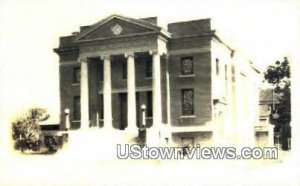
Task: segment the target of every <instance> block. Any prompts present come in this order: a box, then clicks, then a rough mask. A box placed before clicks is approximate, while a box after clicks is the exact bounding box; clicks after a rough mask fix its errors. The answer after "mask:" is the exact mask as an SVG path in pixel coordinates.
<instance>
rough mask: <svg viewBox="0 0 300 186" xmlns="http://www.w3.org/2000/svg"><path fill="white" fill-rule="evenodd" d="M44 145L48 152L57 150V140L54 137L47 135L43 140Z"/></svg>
mask: <svg viewBox="0 0 300 186" xmlns="http://www.w3.org/2000/svg"><path fill="white" fill-rule="evenodd" d="M44 143H45V145H46V147H47V148H48V151H49V152H52V153H54V152H56V151H57V149H58V141H57V138H56V137H55V136H54V135H48V136H45V138H44Z"/></svg>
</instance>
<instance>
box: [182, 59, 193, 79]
mask: <svg viewBox="0 0 300 186" xmlns="http://www.w3.org/2000/svg"><path fill="white" fill-rule="evenodd" d="M181 74H182V75H191V74H194V62H193V58H192V57H185V58H181Z"/></svg>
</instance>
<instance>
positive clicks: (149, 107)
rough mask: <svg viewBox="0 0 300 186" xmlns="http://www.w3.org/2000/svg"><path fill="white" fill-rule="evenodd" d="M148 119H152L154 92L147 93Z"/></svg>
mask: <svg viewBox="0 0 300 186" xmlns="http://www.w3.org/2000/svg"><path fill="white" fill-rule="evenodd" d="M147 117H152V92H151V91H148V92H147Z"/></svg>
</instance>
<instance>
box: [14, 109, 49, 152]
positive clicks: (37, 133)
mask: <svg viewBox="0 0 300 186" xmlns="http://www.w3.org/2000/svg"><path fill="white" fill-rule="evenodd" d="M48 118H49V115H48V114H47V113H46V110H44V109H40V108H33V109H31V110H29V112H28V113H27V114H24V115H23V116H22V117H20V118H18V119H17V120H16V121H14V122H13V123H12V138H13V140H14V141H15V144H14V147H15V149H17V150H21V151H22V152H24V151H25V150H33V151H39V150H40V145H41V129H40V126H39V125H38V123H39V122H41V121H44V120H46V119H48Z"/></svg>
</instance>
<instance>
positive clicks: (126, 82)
mask: <svg viewBox="0 0 300 186" xmlns="http://www.w3.org/2000/svg"><path fill="white" fill-rule="evenodd" d="M54 52H55V53H57V54H58V56H59V75H60V105H61V107H60V111H61V122H60V130H66V129H68V130H69V131H73V130H89V129H91V128H94V129H96V130H107V131H110V132H113V131H122V132H124V133H126V134H130V135H132V137H133V138H134V137H136V136H137V135H138V131H139V129H141V128H143V127H145V128H146V144H150V143H153V144H160V145H162V144H168V145H174V146H186V145H188V146H195V145H197V144H200V145H202V146H211V145H214V144H217V145H222V144H230V143H232V142H236V141H240V142H241V143H244V142H246V141H247V142H249V141H250V143H251V141H253V142H254V133H255V131H254V130H255V127H254V126H255V124H257V123H258V122H259V112H258V110H259V109H258V101H259V99H258V95H259V93H258V81H259V73H260V72H259V71H258V70H257V69H256V68H255V67H254V65H253V63H252V62H251V61H249V60H246V59H245V58H244V57H242V56H241V55H239V54H238V52H237V51H234V50H233V49H232V48H230V47H229V46H228V45H227V44H225V43H224V42H223V41H222V40H221V39H220V38H219V37H218V36H217V35H216V31H215V30H213V29H212V28H211V20H210V19H199V20H192V21H186V22H176V23H170V24H168V25H167V28H162V27H160V26H159V25H158V24H157V18H156V17H149V18H142V19H135V18H129V17H124V16H120V15H111V16H109V17H107V18H104V19H103V20H100V21H99V22H97V23H95V24H93V25H88V26H82V27H80V30H79V31H78V32H73V33H72V34H71V35H69V36H63V37H60V40H59V47H58V48H55V49H54ZM66 115H68V117H66ZM66 120H69V121H66Z"/></svg>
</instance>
